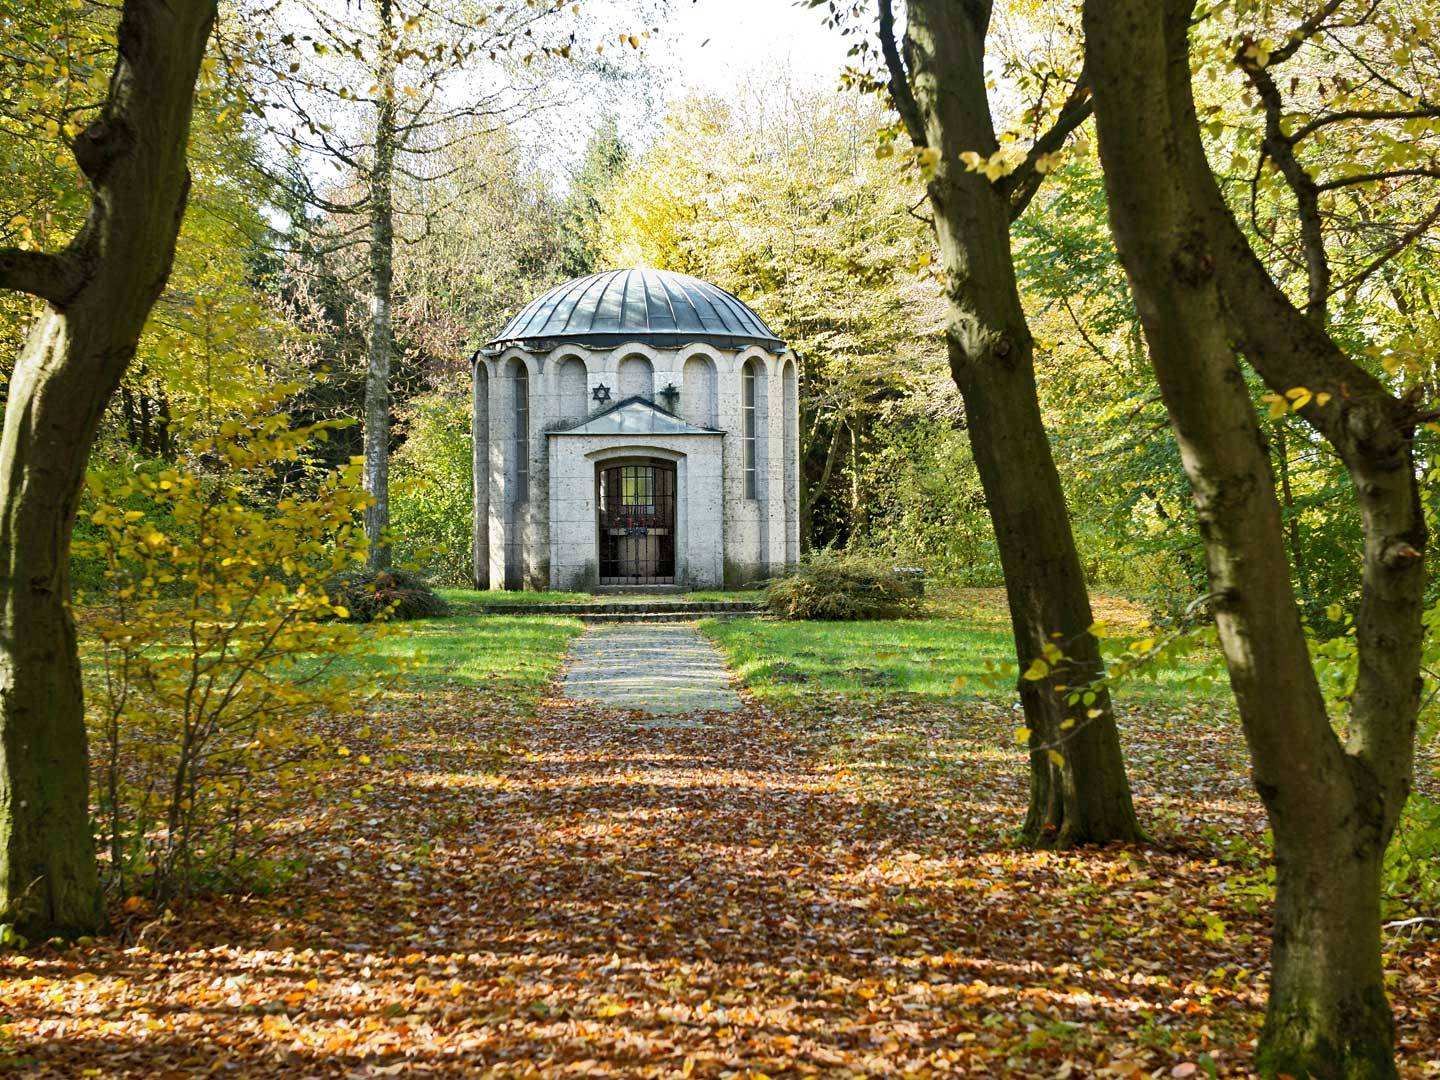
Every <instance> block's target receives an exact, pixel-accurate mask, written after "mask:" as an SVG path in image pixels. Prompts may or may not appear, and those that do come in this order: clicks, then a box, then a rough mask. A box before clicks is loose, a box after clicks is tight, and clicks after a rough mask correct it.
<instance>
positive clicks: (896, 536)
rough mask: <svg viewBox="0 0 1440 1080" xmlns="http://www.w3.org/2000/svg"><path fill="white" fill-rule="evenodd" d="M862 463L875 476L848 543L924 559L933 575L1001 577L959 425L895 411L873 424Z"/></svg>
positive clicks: (960, 580)
mask: <svg viewBox="0 0 1440 1080" xmlns="http://www.w3.org/2000/svg"><path fill="white" fill-rule="evenodd" d="M863 468H864V471H865V473H866V474H867V475H868V476H870V477H873V478H875V479H876V482H875V483H874V487H873V489H872V491H873V494H872V495H871V498H870V500H869V502H868V504H867V517H866V522H865V525H864V528H863V530H862V531H861V532H860V533H859V535H858V536H856V537H853V538H852V540H851V543H850V546H851V548H852V549H856V550H859V551H863V552H870V553H874V554H876V555H877V556H879V557H883V558H886V559H889V560H891V561H892V562H899V563H903V564H905V565H908V566H923V567H924V568H925V571H926V574H927V577H928V578H929V579H930V580H932V581H938V582H944V583H946V584H951V585H974V586H980V585H998V584H1000V583H1001V581H1002V580H1003V578H1002V572H1001V568H1000V554H999V552H998V550H997V549H996V547H995V534H994V530H993V529H992V527H991V525H990V515H989V511H988V510H987V509H986V505H985V492H984V490H983V489H982V488H981V486H980V477H979V475H978V473H977V472H976V471H975V461H974V459H973V458H972V456H971V454H970V440H969V439H968V438H966V436H965V433H964V431H961V430H958V429H957V428H956V427H955V426H954V424H952V423H949V422H946V421H943V420H938V419H931V418H928V417H924V416H921V417H919V418H916V417H914V416H913V415H897V416H896V417H894V418H893V419H887V420H886V421H885V422H884V423H882V424H881V425H879V426H878V427H877V429H876V442H875V449H874V450H873V451H872V452H871V453H870V454H869V455H867V457H866V458H865V461H864V463H863ZM881 478H883V482H879V481H880V479H881Z"/></svg>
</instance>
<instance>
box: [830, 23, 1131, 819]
mask: <svg viewBox="0 0 1440 1080" xmlns="http://www.w3.org/2000/svg"><path fill="white" fill-rule="evenodd" d="M846 10H848V11H851V12H853V11H854V8H853V7H852V6H851V5H844V6H843V9H842V7H841V5H837V4H833V3H832V4H831V11H832V15H834V16H836V17H837V18H838V17H840V16H842V15H843V14H844V11H846ZM906 16H907V20H908V22H907V25H906V28H905V31H904V34H903V38H900V39H897V35H896V27H895V17H894V11H893V5H892V3H891V0H880V4H879V39H880V51H881V54H882V56H883V58H884V64H885V70H886V72H887V74H888V78H887V79H886V82H885V85H886V88H887V89H888V91H889V94H890V98H891V100H892V102H893V103H894V105H895V109H896V111H897V112H898V113H899V114H900V118H901V121H902V123H903V126H904V131H905V133H906V134H907V135H908V137H909V139H910V141H911V142H912V144H913V145H914V148H915V153H916V159H917V161H918V162H919V164H920V166H921V168H922V169H923V170H924V171H925V172H926V174H927V181H928V182H927V185H926V187H927V193H928V196H929V205H930V209H931V212H932V214H933V215H934V227H935V234H936V237H937V239H938V241H939V247H940V259H941V266H942V268H943V272H944V291H945V299H946V303H947V307H948V326H947V331H946V341H947V346H948V350H949V357H950V372H951V375H952V377H953V378H954V381H955V385H956V386H957V387H958V388H959V390H960V394H961V397H962V398H963V399H964V402H965V414H966V420H967V424H968V428H969V433H970V442H971V446H972V448H973V452H974V457H975V465H976V468H977V471H978V473H979V476H980V481H981V484H982V486H983V487H984V490H985V500H986V504H987V506H988V508H989V511H990V518H991V522H992V523H993V525H994V528H995V538H996V543H997V546H998V548H999V551H1000V562H1001V565H1002V568H1003V570H1004V576H1005V587H1006V592H1007V595H1008V598H1009V604H1010V618H1011V624H1012V627H1013V630H1014V635H1015V654H1016V658H1017V660H1018V662H1019V668H1020V671H1021V673H1022V674H1021V678H1020V680H1019V688H1020V699H1021V702H1022V704H1023V706H1024V710H1025V723H1026V727H1027V728H1028V733H1027V740H1028V742H1029V745H1030V757H1031V769H1030V776H1031V789H1030V807H1029V812H1028V814H1027V817H1026V821H1025V827H1024V833H1025V836H1026V838H1027V839H1028V840H1029V841H1030V842H1031V843H1035V844H1042V845H1057V846H1064V845H1069V844H1078V843H1090V842H1096V843H1100V842H1105V841H1111V840H1136V839H1139V838H1140V836H1141V832H1140V829H1139V826H1138V824H1137V822H1136V819H1135V811H1134V807H1133V805H1132V803H1131V798H1130V785H1129V781H1128V779H1127V778H1126V775H1125V762H1124V758H1123V756H1122V754H1121V749H1120V739H1119V735H1118V733H1117V731H1116V727H1115V719H1114V712H1113V708H1112V705H1111V702H1110V698H1109V694H1108V693H1107V692H1106V691H1104V690H1103V689H1100V690H1096V691H1094V692H1092V693H1090V694H1088V695H1086V696H1085V697H1080V696H1079V695H1074V696H1073V700H1071V698H1072V695H1068V694H1067V693H1065V692H1064V688H1065V687H1067V686H1068V687H1074V686H1079V685H1081V684H1086V683H1092V682H1095V681H1096V680H1098V679H1099V678H1100V676H1101V675H1102V673H1103V670H1104V665H1103V663H1102V661H1101V658H1100V648H1099V643H1098V642H1097V641H1096V639H1095V637H1094V635H1093V633H1092V631H1091V627H1092V626H1093V624H1094V617H1093V614H1092V612H1091V607H1090V597H1089V593H1088V591H1087V588H1086V583H1085V574H1084V570H1083V568H1082V566H1081V564H1080V558H1079V555H1078V553H1077V551H1076V547H1075V539H1074V535H1073V533H1072V531H1071V528H1070V519H1069V514H1068V511H1067V508H1066V503H1065V493H1064V491H1063V489H1062V487H1061V483H1060V474H1059V472H1058V470H1057V469H1056V467H1055V460H1054V457H1053V455H1052V453H1051V449H1050V443H1049V440H1048V438H1047V435H1046V431H1045V425H1044V421H1043V418H1042V416H1041V413H1040V405H1039V400H1038V398H1037V395H1036V386H1035V367H1034V363H1035V359H1034V339H1033V338H1032V337H1031V334H1030V329H1029V326H1028V324H1027V322H1026V318H1025V312H1024V309H1023V307H1022V305H1021V301H1020V293H1019V290H1018V288H1017V285H1016V280H1015V266H1014V262H1013V259H1012V255H1011V241H1010V230H1011V225H1012V223H1013V222H1014V221H1015V219H1016V218H1018V217H1019V216H1020V215H1021V214H1022V213H1024V211H1025V209H1026V207H1027V206H1029V204H1030V202H1031V200H1032V199H1033V197H1034V195H1035V193H1036V192H1037V191H1038V190H1039V188H1040V186H1041V184H1042V182H1043V180H1044V175H1045V173H1046V172H1047V171H1048V170H1049V168H1051V167H1052V166H1053V164H1054V163H1055V161H1056V155H1057V153H1058V152H1059V151H1060V150H1061V149H1062V148H1063V147H1064V145H1065V143H1066V141H1067V140H1068V139H1069V137H1070V136H1071V134H1072V133H1073V132H1074V131H1075V130H1076V128H1078V127H1079V126H1080V125H1081V124H1083V123H1084V122H1085V121H1086V120H1087V119H1089V117H1090V102H1089V85H1088V81H1087V79H1086V78H1085V75H1084V73H1083V72H1081V73H1080V74H1079V76H1078V78H1075V77H1072V78H1070V79H1069V80H1068V82H1069V87H1070V88H1069V91H1068V94H1066V95H1065V96H1063V97H1062V98H1060V99H1059V101H1058V102H1053V101H1052V100H1051V99H1050V98H1049V97H1048V95H1047V94H1045V93H1043V92H1042V94H1041V95H1040V98H1039V100H1038V101H1037V102H1036V103H1035V104H1034V105H1033V106H1032V109H1031V112H1030V116H1029V118H1030V121H1031V123H1030V125H1029V126H1031V127H1033V128H1034V130H1035V131H1036V132H1037V134H1036V137H1035V138H1034V139H1033V141H1032V143H1031V145H1030V147H1029V148H1028V150H1024V151H1021V150H1020V149H1019V148H1018V146H1017V145H1016V144H1015V142H1014V141H1013V139H1007V141H1006V143H1005V144H1004V145H1002V143H1001V138H1000V134H999V133H997V131H996V126H995V123H994V121H993V119H992V115H991V108H990V98H989V91H988V88H987V75H986V68H985V64H986V39H987V35H988V33H989V29H990V17H991V4H990V3H988V2H980V3H960V2H958V0H911V2H910V3H909V4H908V5H907V7H906ZM1050 76H1051V77H1049V78H1045V79H1043V80H1041V81H1042V83H1043V85H1044V86H1045V87H1050V86H1055V85H1061V86H1063V85H1065V84H1066V82H1067V80H1066V78H1065V73H1064V72H1063V71H1060V70H1058V69H1057V70H1055V71H1053V72H1051V73H1050ZM1062 657H1063V659H1062ZM1087 698H1088V700H1087Z"/></svg>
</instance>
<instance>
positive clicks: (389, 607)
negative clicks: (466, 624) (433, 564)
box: [325, 570, 449, 623]
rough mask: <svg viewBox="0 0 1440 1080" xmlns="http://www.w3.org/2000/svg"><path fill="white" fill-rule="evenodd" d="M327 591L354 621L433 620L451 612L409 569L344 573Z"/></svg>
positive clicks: (336, 578)
mask: <svg viewBox="0 0 1440 1080" xmlns="http://www.w3.org/2000/svg"><path fill="white" fill-rule="evenodd" d="M325 591H326V592H327V593H328V594H329V595H330V597H331V598H332V599H333V600H334V602H335V603H336V604H337V605H338V606H340V607H341V608H343V609H344V610H345V612H346V614H345V615H344V616H342V617H343V618H347V619H349V620H350V621H351V622H359V623H369V622H378V621H385V622H397V621H404V620H408V619H429V618H434V617H436V616H439V615H445V614H447V613H448V611H449V607H448V606H447V605H446V603H445V601H444V600H443V599H441V597H440V594H439V593H437V592H435V590H434V589H432V588H430V586H429V584H427V583H426V581H425V579H424V578H422V577H420V576H419V575H418V574H414V573H411V572H410V571H408V570H344V571H342V572H341V573H339V574H337V575H335V577H333V578H331V579H330V580H329V581H327V582H326V583H325Z"/></svg>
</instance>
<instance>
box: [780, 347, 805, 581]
mask: <svg viewBox="0 0 1440 1080" xmlns="http://www.w3.org/2000/svg"><path fill="white" fill-rule="evenodd" d="M780 385H781V395H780V401H781V403H782V404H783V405H784V406H785V409H784V412H785V416H784V420H783V421H782V422H783V424H784V429H783V430H784V437H783V439H782V443H783V445H782V450H783V451H784V454H785V463H784V469H783V470H782V471H783V473H784V479H785V495H784V503H785V561H786V562H787V563H795V562H798V561H799V560H800V514H799V510H798V505H797V504H798V500H799V498H800V451H799V446H798V442H799V431H798V428H799V423H800V414H799V400H798V399H799V393H800V387H799V385H798V383H797V381H796V375H795V362H794V361H793V360H786V361H785V370H784V374H783V375H782V376H781V383H780Z"/></svg>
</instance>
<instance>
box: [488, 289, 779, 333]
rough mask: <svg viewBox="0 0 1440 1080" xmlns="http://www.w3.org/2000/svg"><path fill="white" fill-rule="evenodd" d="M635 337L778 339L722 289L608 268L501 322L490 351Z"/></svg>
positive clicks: (557, 290)
mask: <svg viewBox="0 0 1440 1080" xmlns="http://www.w3.org/2000/svg"><path fill="white" fill-rule="evenodd" d="M627 341H640V342H644V343H645V344H647V345H655V346H658V347H661V348H666V347H674V346H678V345H688V344H690V343H691V342H694V341H703V342H706V343H708V344H711V345H719V346H722V347H725V348H743V347H745V346H747V345H763V346H764V347H765V348H767V349H781V348H784V344H785V343H784V342H782V341H781V340H780V339H779V338H778V337H776V336H775V334H774V333H773V332H772V331H771V329H770V328H769V327H768V326H766V325H765V324H764V323H763V322H762V321H761V320H760V316H758V315H756V314H755V313H754V312H753V311H751V310H750V309H749V308H748V307H746V306H745V305H744V304H743V303H741V302H740V301H739V300H737V299H736V298H735V297H733V296H731V295H730V294H729V293H728V292H726V291H725V290H724V289H717V288H716V287H715V286H714V285H711V284H709V283H708V282H704V281H701V280H700V279H699V278H693V277H690V276H689V275H688V274H674V273H671V272H670V271H668V270H607V271H605V272H604V273H600V274H591V275H590V276H589V277H582V278H576V279H575V280H574V281H567V282H566V283H565V284H564V285H559V286H557V287H555V288H553V289H551V290H550V291H549V292H547V293H546V294H545V295H544V296H541V297H540V298H539V299H537V300H532V301H531V302H530V303H529V304H528V305H526V307H525V309H524V310H523V311H521V312H520V314H518V315H516V316H515V317H514V318H513V319H511V320H510V321H509V323H507V324H506V326H505V329H504V330H501V331H500V333H499V335H498V336H496V338H495V339H494V340H493V341H491V342H490V347H491V348H496V347H504V346H507V345H519V344H524V345H527V346H530V347H531V348H535V347H540V348H550V347H552V346H554V345H558V344H560V343H561V342H575V343H576V344H580V345H589V346H594V347H598V348H605V347H608V346H612V345H620V344H623V343H624V342H627Z"/></svg>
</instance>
